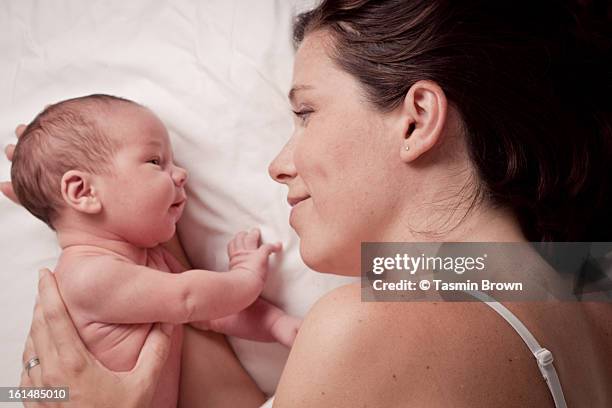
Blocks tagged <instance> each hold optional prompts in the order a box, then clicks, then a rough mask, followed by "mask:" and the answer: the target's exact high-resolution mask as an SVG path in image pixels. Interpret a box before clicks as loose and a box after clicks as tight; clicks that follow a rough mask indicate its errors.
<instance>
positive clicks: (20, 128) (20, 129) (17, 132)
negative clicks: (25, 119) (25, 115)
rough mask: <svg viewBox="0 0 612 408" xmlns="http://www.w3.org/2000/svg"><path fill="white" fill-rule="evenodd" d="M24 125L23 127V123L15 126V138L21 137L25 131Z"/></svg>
mask: <svg viewBox="0 0 612 408" xmlns="http://www.w3.org/2000/svg"><path fill="white" fill-rule="evenodd" d="M26 127H27V126H26V125H24V124H23V123H20V124H19V125H17V127H16V128H15V136H17V137H18V138H19V137H21V135H22V134H23V131H24V130H26Z"/></svg>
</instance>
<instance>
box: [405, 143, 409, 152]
mask: <svg viewBox="0 0 612 408" xmlns="http://www.w3.org/2000/svg"><path fill="white" fill-rule="evenodd" d="M404 150H406V151H408V150H410V145H409V144H408V143H406V144H405V145H404Z"/></svg>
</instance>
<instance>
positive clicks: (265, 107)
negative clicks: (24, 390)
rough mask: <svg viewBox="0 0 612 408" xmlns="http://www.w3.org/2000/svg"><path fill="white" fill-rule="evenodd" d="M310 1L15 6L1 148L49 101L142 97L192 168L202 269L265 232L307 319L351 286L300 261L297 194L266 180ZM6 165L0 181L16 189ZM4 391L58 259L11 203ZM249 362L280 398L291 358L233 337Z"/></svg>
mask: <svg viewBox="0 0 612 408" xmlns="http://www.w3.org/2000/svg"><path fill="white" fill-rule="evenodd" d="M311 3H312V1H311V0H306V1H298V0H293V1H286V0H277V1H273V0H258V1H257V2H253V1H249V0H241V1H238V0H237V1H233V2H229V1H227V0H207V1H198V0H191V1H177V2H166V1H153V0H151V1H146V0H139V1H129V2H126V1H124V0H121V1H106V2H83V1H80V0H64V1H61V2H60V1H47V2H36V1H31V0H28V1H23V0H9V1H6V2H5V4H4V7H3V8H2V9H0V25H1V26H2V27H3V31H4V33H5V35H3V36H0V53H1V54H2V55H3V59H2V60H1V61H0V77H1V78H2V80H1V82H0V126H1V129H2V131H1V132H0V135H1V136H0V137H1V139H0V142H1V143H2V145H6V144H8V143H10V142H12V141H13V136H12V130H13V128H14V126H15V125H16V124H17V123H22V122H28V121H30V120H31V119H32V118H33V117H34V116H35V115H36V113H38V112H39V111H40V110H41V109H42V108H43V107H44V105H46V104H48V103H52V102H56V101H58V100H61V99H65V98H69V97H74V96H81V95H86V94H90V93H110V94H115V95H118V96H123V97H127V98H130V99H134V100H136V101H137V102H140V103H143V104H145V105H147V106H149V107H150V108H151V109H153V110H154V111H155V112H156V113H157V114H158V116H159V117H160V118H161V119H162V120H163V121H164V122H165V124H166V126H167V127H168V129H169V130H170V133H171V137H172V141H173V145H174V150H175V156H176V159H177V161H178V163H179V164H180V165H182V166H184V167H185V168H186V169H187V170H188V171H189V181H188V193H189V203H188V205H187V207H186V211H185V215H184V216H183V218H182V219H181V221H180V223H179V233H180V236H181V239H182V241H183V243H184V246H185V249H186V251H187V253H188V255H189V258H190V259H191V260H192V262H193V263H194V265H195V266H197V267H202V268H209V269H213V270H224V269H225V268H226V267H227V257H226V254H225V245H226V243H227V241H228V240H229V239H230V238H231V237H232V236H233V234H234V233H236V232H237V231H239V230H241V229H246V228H250V227H253V226H258V227H260V228H261V229H262V231H263V238H264V240H265V241H276V240H280V241H282V242H283V244H284V251H283V254H282V256H281V257H279V259H276V260H275V262H274V268H273V270H272V271H271V273H270V278H269V280H268V283H267V285H266V289H265V291H264V296H265V297H267V298H268V299H269V300H271V301H273V302H274V303H276V304H278V305H279V306H280V307H282V308H284V309H285V310H286V311H287V312H289V313H292V314H295V315H300V316H303V315H304V314H305V313H306V311H307V310H308V309H309V308H310V306H311V305H312V303H313V302H314V301H315V300H316V299H317V298H319V297H320V296H321V295H322V294H323V293H325V292H327V291H328V290H330V289H331V288H333V287H335V286H337V285H339V284H342V283H346V282H348V281H352V279H348V278H338V277H331V276H325V275H321V274H318V273H314V272H312V271H309V270H307V268H306V267H305V266H304V264H303V263H302V261H301V259H300V257H299V252H298V241H297V238H296V236H295V234H294V233H293V231H292V230H291V229H290V227H289V225H288V210H289V209H288V205H287V203H286V201H285V200H286V188H285V187H284V186H280V185H277V184H276V183H274V182H273V181H272V180H271V179H270V178H269V176H268V174H267V166H268V163H269V162H270V161H271V160H272V159H273V157H274V156H275V155H276V153H277V152H278V151H279V150H280V148H281V147H282V145H283V144H284V143H285V142H286V140H287V139H288V138H289V135H290V133H291V129H292V124H291V115H290V108H289V105H288V103H287V98H286V94H287V91H288V89H289V85H290V80H291V69H292V59H293V53H294V51H293V46H292V44H291V21H292V16H293V15H294V14H295V12H296V8H298V7H299V9H305V8H307V7H309V6H310V5H311ZM9 173H10V164H9V163H8V162H7V161H6V160H5V159H4V158H3V159H2V161H1V167H0V178H1V179H3V180H6V179H8V177H9ZM0 211H1V212H2V217H1V218H0V242H2V246H1V248H0V251H1V252H0V257H1V258H0V259H2V260H3V262H4V265H5V267H4V271H3V273H2V275H0V310H3V311H4V312H3V314H2V318H3V322H4V324H3V326H2V327H3V328H2V329H0V330H1V333H2V339H3V347H2V348H1V349H0V360H1V361H2V362H3V364H2V367H1V368H0V384H5V385H17V384H18V382H19V372H20V370H21V352H22V347H23V343H24V339H25V336H26V333H27V329H28V328H29V322H30V318H31V307H32V305H33V301H34V296H35V290H36V279H35V275H36V270H37V268H39V267H42V266H49V267H52V266H53V265H54V263H55V261H56V258H57V256H58V254H59V250H58V248H57V245H56V243H55V237H54V235H53V233H52V232H51V231H50V230H48V229H47V227H46V226H45V225H44V224H42V223H41V222H39V221H37V220H34V218H33V217H31V216H30V215H29V214H27V213H26V212H25V211H24V210H23V209H21V208H18V207H17V206H15V205H13V204H11V203H9V202H8V201H7V200H5V199H0ZM231 344H232V345H233V347H234V349H235V350H236V353H237V354H238V356H239V358H240V360H241V361H242V363H243V365H244V366H245V367H246V368H247V370H248V371H249V372H250V373H251V374H252V375H253V377H254V378H255V379H256V381H257V382H258V384H259V385H260V386H261V387H262V389H263V390H264V391H265V392H267V393H268V394H270V393H272V392H273V390H274V388H275V386H276V383H277V381H278V377H279V376H280V372H281V369H282V366H283V364H284V362H285V359H286V356H287V353H288V352H287V350H285V349H284V348H283V347H282V346H279V345H276V344H263V343H255V342H249V341H245V340H239V339H231Z"/></svg>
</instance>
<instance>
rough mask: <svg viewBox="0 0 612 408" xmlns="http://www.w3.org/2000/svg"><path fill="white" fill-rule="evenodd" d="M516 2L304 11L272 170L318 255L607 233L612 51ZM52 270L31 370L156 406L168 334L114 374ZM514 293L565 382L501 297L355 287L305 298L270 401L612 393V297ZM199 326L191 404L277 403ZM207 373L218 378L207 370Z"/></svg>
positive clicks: (123, 402) (323, 259) (336, 264)
mask: <svg viewBox="0 0 612 408" xmlns="http://www.w3.org/2000/svg"><path fill="white" fill-rule="evenodd" d="M502 3H505V2H497V1H496V2H490V1H470V2H447V1H443V0H438V1H411V2H408V1H400V0H396V1H365V0H362V1H359V0H337V1H324V2H323V3H322V4H321V5H320V6H319V7H317V8H316V9H315V10H314V11H312V12H309V13H306V14H304V15H302V16H301V17H300V19H299V20H298V24H297V25H296V30H295V37H296V41H297V43H298V44H299V48H298V51H297V55H296V60H295V66H294V78H293V87H292V90H291V92H290V95H289V96H290V99H291V102H292V105H293V109H294V112H295V115H296V126H295V132H294V134H293V135H292V137H291V139H290V140H289V142H288V143H287V145H286V146H285V148H284V149H283V151H282V152H281V153H280V154H279V155H278V157H277V158H276V159H275V160H274V162H273V163H272V164H271V165H270V174H271V176H272V177H273V178H274V179H275V180H276V181H278V182H280V183H284V184H286V185H287V186H288V188H289V193H288V201H289V204H290V205H291V206H292V207H293V209H292V212H291V217H290V223H291V225H292V227H293V228H294V229H295V230H296V231H297V233H298V235H299V236H300V239H301V244H300V251H301V255H302V257H303V259H304V262H305V263H306V264H307V265H309V266H310V267H311V268H312V269H315V270H317V271H320V272H326V273H334V274H342V275H358V274H359V270H360V268H359V262H360V256H359V253H360V252H359V251H360V243H361V242H368V241H370V242H371V241H374V242H377V241H398V242H414V241H417V242H418V241H467V242H469V241H484V242H488V241H491V242H526V241H530V240H531V241H540V240H548V241H572V240H573V241H587V240H588V241H597V240H601V241H605V240H610V239H609V238H610V235H611V232H610V231H611V229H610V227H611V225H610V218H609V216H608V215H607V213H606V208H607V206H608V205H609V203H610V191H609V187H610V173H611V172H610V167H609V166H610V164H609V163H610V158H612V149H611V147H610V146H611V139H612V134H611V131H610V129H611V125H610V112H611V109H610V102H609V98H608V97H607V95H609V91H610V90H612V89H611V87H610V83H609V78H608V77H606V75H607V72H606V71H605V70H609V60H608V61H607V64H608V65H605V64H604V62H602V60H601V58H600V56H598V55H596V54H595V50H588V49H587V48H585V45H584V44H582V42H581V41H582V40H581V37H580V36H581V33H580V32H579V31H578V27H577V26H576V25H575V24H574V23H573V21H572V20H571V19H570V18H569V14H566V13H565V12H564V10H563V9H561V7H558V6H557V5H555V4H553V3H552V2H551V4H546V5H545V4H543V3H544V2H539V3H538V4H533V3H532V2H529V3H526V4H525V5H524V7H520V5H519V4H517V3H516V2H509V3H511V4H502ZM606 81H607V82H606ZM40 282H41V288H40V301H39V302H38V304H37V308H36V310H35V312H34V320H33V326H32V340H33V342H28V344H27V345H26V351H25V352H24V362H25V361H27V359H29V358H30V357H31V356H33V355H37V356H39V357H40V362H41V364H40V365H37V366H35V367H32V368H31V369H30V370H29V375H28V374H27V373H24V374H23V376H22V385H32V384H33V385H38V386H39V385H41V384H45V385H49V384H59V383H66V384H70V385H72V387H71V390H72V391H73V396H74V397H75V398H76V400H77V401H78V403H77V406H80V407H81V406H107V405H112V406H125V407H128V406H129V407H135V406H146V405H147V403H146V401H147V398H150V384H151V382H153V381H155V378H156V370H158V367H159V361H162V360H163V356H164V346H165V342H164V341H163V338H164V336H163V332H162V331H161V329H159V330H156V331H154V332H153V333H152V335H151V337H150V339H149V344H148V345H147V347H146V348H145V349H144V350H143V356H142V358H141V361H142V362H143V363H142V364H141V365H139V366H137V367H136V368H135V372H134V373H131V374H129V373H128V374H113V373H110V372H108V371H107V370H105V369H104V368H102V367H100V366H99V365H98V364H96V363H95V362H94V360H93V359H92V358H91V356H90V355H89V354H88V353H87V352H86V350H85V349H84V347H82V344H81V343H80V341H78V339H77V338H76V337H75V333H74V329H73V327H72V325H71V323H70V320H69V318H68V316H67V315H66V312H65V309H64V308H63V306H62V304H61V300H59V297H58V295H57V291H56V289H55V286H54V280H53V279H52V276H51V275H50V274H49V273H48V272H44V273H43V276H42V279H41V281H40ZM507 307H508V308H509V309H510V310H511V311H512V312H513V313H514V314H515V315H516V316H517V317H518V318H519V319H520V320H521V321H522V322H523V323H524V324H525V326H526V327H527V328H528V329H529V330H530V331H531V333H532V334H533V335H534V336H535V338H536V339H537V340H538V341H539V342H540V343H541V344H543V345H545V347H546V348H548V349H549V350H551V351H552V353H553V354H554V356H555V367H556V372H557V373H558V376H559V378H560V387H561V389H562V390H561V393H562V395H561V397H559V395H555V392H552V394H551V391H550V390H549V389H548V387H547V384H546V383H545V382H544V381H542V377H541V374H540V372H539V371H538V369H537V368H538V366H537V364H536V362H535V361H534V360H533V356H531V355H530V354H529V350H528V349H527V348H526V347H525V344H524V343H523V341H522V340H521V338H520V337H519V336H518V335H517V333H516V332H515V331H514V330H513V329H512V328H511V327H510V326H509V325H508V324H507V323H506V322H505V321H504V320H503V319H502V317H500V315H499V314H497V313H495V312H494V311H492V310H491V309H489V308H488V307H487V306H486V305H484V304H482V303H478V302H470V303H452V302H447V303H414V302H410V303H408V302H407V303H400V302H395V303H364V302H361V298H360V290H359V287H358V286H355V285H353V286H346V287H343V288H340V289H337V290H335V291H333V292H331V293H330V294H328V295H327V296H325V297H324V298H322V299H321V300H320V301H319V302H318V303H317V304H316V305H315V306H314V308H313V309H312V310H311V311H310V312H309V315H308V316H307V318H306V320H305V321H304V324H303V327H302V329H301V331H300V334H299V336H298V338H297V339H296V342H295V345H294V348H293V349H292V352H291V355H290V357H289V360H288V362H287V365H286V367H285V370H284V372H283V376H282V378H281V381H280V384H279V386H278V389H277V394H276V397H275V405H274V406H278V407H292V408H294V407H331V406H334V407H355V406H376V407H379V406H384V407H395V406H397V407H404V406H427V407H435V406H470V407H489V406H500V407H514V406H517V407H518V406H521V407H523V406H542V407H545V406H550V407H552V406H555V405H554V404H555V402H553V398H555V401H556V403H557V404H558V405H557V406H564V405H563V400H565V401H566V402H567V405H568V406H595V407H599V406H602V407H603V406H610V405H612V387H610V385H612V368H611V367H612V355H611V353H610V350H611V349H612V336H610V333H612V307H611V305H609V304H605V303H599V304H594V303H554V304H553V303H529V304H527V303H512V304H508V305H507ZM190 339H191V340H188V343H187V345H186V349H185V350H186V356H187V357H186V358H184V362H186V363H188V364H189V367H188V368H187V371H186V373H187V375H186V378H189V379H185V382H184V383H183V386H184V387H183V388H184V391H185V393H184V396H183V400H182V402H183V404H184V405H185V406H188V405H189V404H188V402H190V401H197V400H198V398H199V399H200V403H201V405H202V406H204V405H205V404H207V403H208V405H207V406H214V404H215V403H217V404H218V405H217V406H249V404H251V406H256V405H257V404H258V403H260V402H261V401H262V396H261V394H260V393H258V391H257V390H256V388H255V387H254V386H253V384H252V383H251V382H249V379H248V378H247V377H245V374H244V373H243V372H242V371H241V370H240V367H239V366H238V365H237V364H236V363H235V362H232V361H233V360H232V359H231V355H230V354H231V353H229V352H228V351H227V348H226V347H225V346H224V345H223V343H222V342H219V341H218V339H215V338H214V337H210V338H205V337H202V336H201V335H197V334H192V337H190ZM67 343H75V344H76V346H74V347H71V348H67V346H66V344H67ZM204 343H206V344H204ZM204 347H206V348H208V349H207V352H206V354H205V356H204V357H202V355H203V354H204V353H202V352H200V353H199V354H198V353H195V352H193V350H196V349H198V350H201V348H204ZM210 350H213V351H210ZM214 350H219V351H218V352H217V351H214ZM156 353H157V354H156ZM151 356H157V357H153V358H151ZM198 356H199V357H198ZM219 365H222V366H223V367H226V365H227V367H229V368H228V371H226V374H225V375H226V377H220V376H219V375H218V374H219V372H220V371H219V370H218V369H217V367H219ZM194 372H196V373H199V374H200V375H201V376H203V377H208V378H202V379H201V380H200V381H199V382H197V384H195V385H194V384H191V382H192V381H193V378H194V377H192V376H190V373H194ZM315 373H316V376H315V375H313V374H315ZM233 375H236V376H237V377H232V376H233ZM227 378H237V379H235V380H233V381H231V382H226V380H227ZM222 384H230V385H235V387H232V388H231V389H230V390H228V389H227V388H225V389H222V388H220V387H221V386H222ZM195 387H200V388H195ZM226 387H227V385H226ZM209 390H210V391H209ZM196 391H197V392H198V395H196V394H195V393H196ZM557 391H558V390H557ZM77 392H79V393H81V395H78V394H77V395H75V394H76V393H77ZM557 394H558V392H557ZM225 397H227V398H234V399H233V400H231V401H229V400H223V398H225ZM206 398H211V399H213V401H211V400H208V401H206V402H203V399H206ZM559 398H560V399H559ZM228 401H229V402H228ZM105 404H106V405H105ZM33 406H34V405H33ZM193 406H197V405H196V404H195V403H194V405H193Z"/></svg>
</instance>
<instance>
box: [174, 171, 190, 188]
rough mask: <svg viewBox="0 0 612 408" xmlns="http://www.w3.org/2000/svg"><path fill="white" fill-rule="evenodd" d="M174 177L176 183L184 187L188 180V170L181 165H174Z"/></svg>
mask: <svg viewBox="0 0 612 408" xmlns="http://www.w3.org/2000/svg"><path fill="white" fill-rule="evenodd" d="M172 179H173V180H174V184H176V185H177V186H179V187H183V186H184V185H185V183H186V182H187V170H185V169H184V168H182V167H179V166H174V171H173V172H172Z"/></svg>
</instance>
